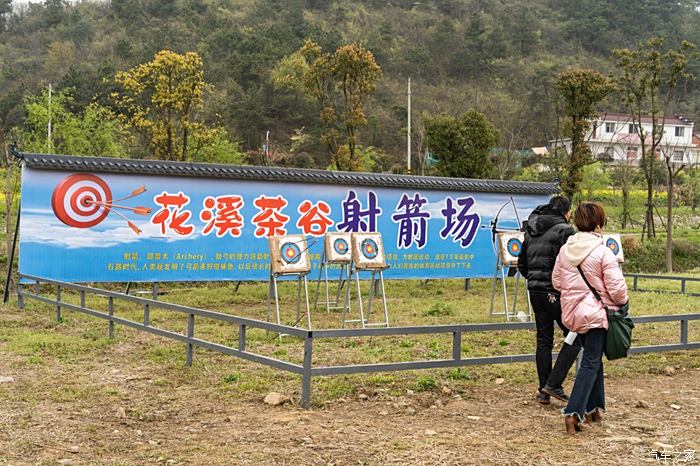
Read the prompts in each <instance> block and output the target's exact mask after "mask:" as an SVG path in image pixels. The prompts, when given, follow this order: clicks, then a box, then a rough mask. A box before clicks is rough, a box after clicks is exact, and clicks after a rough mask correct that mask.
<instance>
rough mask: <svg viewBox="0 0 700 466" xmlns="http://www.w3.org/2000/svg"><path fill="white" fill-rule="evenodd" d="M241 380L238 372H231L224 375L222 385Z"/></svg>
mask: <svg viewBox="0 0 700 466" xmlns="http://www.w3.org/2000/svg"><path fill="white" fill-rule="evenodd" d="M239 380H241V374H240V373H239V372H232V373H230V374H228V375H225V376H224V378H223V381H224V383H235V382H238V381H239Z"/></svg>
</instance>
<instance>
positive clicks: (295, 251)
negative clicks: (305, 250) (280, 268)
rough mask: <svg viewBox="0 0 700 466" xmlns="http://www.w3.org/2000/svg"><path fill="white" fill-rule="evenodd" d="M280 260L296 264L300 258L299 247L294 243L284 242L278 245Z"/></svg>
mask: <svg viewBox="0 0 700 466" xmlns="http://www.w3.org/2000/svg"><path fill="white" fill-rule="evenodd" d="M280 252H281V253H282V260H283V261H284V262H285V263H287V264H296V263H297V262H299V258H301V249H299V246H297V245H296V244H294V243H284V244H283V245H282V246H280Z"/></svg>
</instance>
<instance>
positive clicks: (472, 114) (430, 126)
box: [425, 109, 500, 178]
mask: <svg viewBox="0 0 700 466" xmlns="http://www.w3.org/2000/svg"><path fill="white" fill-rule="evenodd" d="M425 128H426V140H427V141H426V142H427V146H428V147H429V148H430V151H431V152H432V153H433V154H434V155H435V156H436V158H437V159H438V163H437V170H438V172H439V173H440V174H441V175H443V176H452V177H459V178H487V177H489V176H490V175H491V174H492V173H493V164H492V163H491V161H490V160H489V149H491V148H492V147H494V146H495V145H496V144H498V140H499V138H500V135H499V133H498V130H497V129H496V128H494V126H493V125H492V124H491V123H490V122H489V121H488V119H487V118H486V115H484V114H483V113H480V112H478V111H477V110H474V109H471V110H469V111H468V112H466V113H465V114H464V115H462V116H461V117H460V118H459V119H458V118H455V117H453V116H451V115H446V114H442V115H438V116H435V117H429V118H428V119H427V120H426V121H425Z"/></svg>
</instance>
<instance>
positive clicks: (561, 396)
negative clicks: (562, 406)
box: [542, 385, 569, 401]
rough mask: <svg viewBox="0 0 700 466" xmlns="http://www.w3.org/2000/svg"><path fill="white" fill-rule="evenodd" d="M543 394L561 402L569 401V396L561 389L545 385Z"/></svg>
mask: <svg viewBox="0 0 700 466" xmlns="http://www.w3.org/2000/svg"><path fill="white" fill-rule="evenodd" d="M542 393H546V394H547V395H550V396H553V397H554V398H556V399H557V400H559V401H569V397H568V395H567V394H566V393H565V392H564V390H563V389H561V388H552V387H550V386H549V385H545V386H544V388H543V389H542Z"/></svg>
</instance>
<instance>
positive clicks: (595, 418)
mask: <svg viewBox="0 0 700 466" xmlns="http://www.w3.org/2000/svg"><path fill="white" fill-rule="evenodd" d="M602 420H603V414H601V412H600V410H599V409H596V410H595V411H593V412H592V413H590V414H586V422H587V423H588V424H590V423H591V422H601V421H602Z"/></svg>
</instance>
